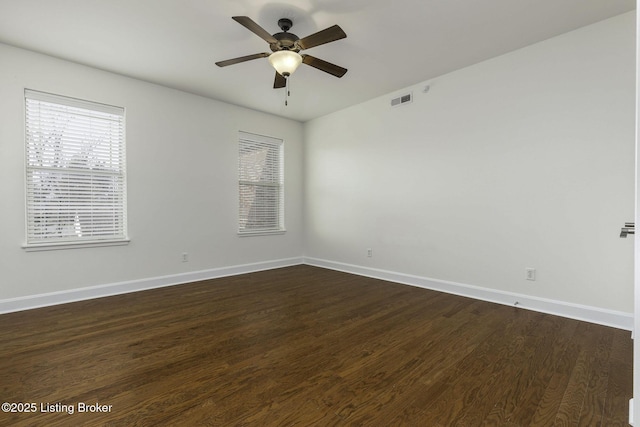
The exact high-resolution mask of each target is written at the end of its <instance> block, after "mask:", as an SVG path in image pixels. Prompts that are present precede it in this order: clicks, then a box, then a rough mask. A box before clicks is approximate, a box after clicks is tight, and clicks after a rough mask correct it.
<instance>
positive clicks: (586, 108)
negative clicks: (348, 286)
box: [305, 12, 635, 313]
mask: <svg viewBox="0 0 640 427" xmlns="http://www.w3.org/2000/svg"><path fill="white" fill-rule="evenodd" d="M634 16H635V15H634V12H631V13H628V14H624V15H621V16H618V17H615V18H612V19H609V20H607V21H603V22H600V23H597V24H595V25H591V26H589V27H585V28H582V29H579V30H577V31H574V32H571V33H568V34H565V35H562V36H559V37H556V38H553V39H550V40H547V41H544V42H541V43H538V44H535V45H532V46H529V47H527V48H525V49H521V50H518V51H515V52H512V53H509V54H506V55H503V56H500V57H498V58H494V59H492V60H489V61H485V62H482V63H479V64H476V65H474V66H471V67H468V68H465V69H462V70H459V71H456V72H453V73H450V74H447V75H444V76H441V77H439V78H436V79H433V80H432V81H431V82H430V84H431V89H430V91H429V92H428V93H423V92H422V90H423V88H424V86H425V84H417V85H415V86H413V87H410V88H407V89H408V90H412V91H413V94H414V96H415V99H414V102H413V103H411V104H407V105H403V106H400V107H397V108H393V109H392V108H390V107H389V101H390V99H391V98H392V97H394V96H397V95H400V94H403V93H404V92H405V91H398V92H396V93H393V94H389V95H388V96H383V97H380V98H378V99H374V100H371V101H368V102H365V103H363V104H360V105H357V106H354V107H351V108H348V109H346V110H343V111H340V112H337V113H334V114H331V115H328V116H325V117H322V118H319V119H316V120H313V121H310V122H308V123H307V124H306V126H305V162H306V163H305V168H306V169H305V172H306V173H305V177H306V181H305V251H306V252H305V256H307V257H309V258H313V259H316V260H323V261H331V262H332V263H335V265H345V266H346V269H347V270H348V269H352V270H358V269H360V270H359V271H363V270H361V268H362V267H366V268H369V269H370V270H369V271H372V272H375V271H376V270H374V269H382V270H386V271H391V272H398V273H403V274H409V275H415V276H418V277H423V278H431V279H437V280H439V281H451V282H456V283H459V284H467V285H473V286H478V287H481V288H485V289H490V290H495V291H498V292H506V293H515V294H521V295H529V296H533V297H537V298H544V299H549V300H552V301H558V302H561V303H569V304H577V305H584V306H589V307H597V308H601V309H604V310H614V311H620V312H624V313H631V312H632V311H633V268H632V260H633V254H632V250H633V249H632V248H633V239H627V240H624V239H620V238H619V237H618V234H619V231H620V227H622V226H623V224H624V222H625V221H632V220H633V218H634V93H635V86H634V80H635V62H634V55H635V53H634V47H635V28H634V26H635V24H634ZM433 60H434V61H437V60H438V59H437V58H433ZM399 72H401V71H399ZM366 248H372V249H373V257H371V258H368V257H367V256H366ZM356 267H357V268H356ZM526 267H533V268H536V269H537V280H536V281H535V282H530V281H526V280H525V268H526ZM364 271H367V270H366V269H365V270H364Z"/></svg>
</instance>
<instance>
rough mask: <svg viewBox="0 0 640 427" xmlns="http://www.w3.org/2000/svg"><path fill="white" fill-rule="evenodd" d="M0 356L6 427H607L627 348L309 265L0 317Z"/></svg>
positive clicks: (1, 419)
mask: <svg viewBox="0 0 640 427" xmlns="http://www.w3.org/2000/svg"><path fill="white" fill-rule="evenodd" d="M0 340H1V342H2V347H1V348H0V378H1V379H0V400H2V401H3V402H13V403H18V402H22V403H35V404H36V405H37V410H36V411H35V413H0V425H11V426H34V425H42V426H45V425H46V426H58V425H61V426H70V425H74V426H75V425H92V426H95V425H118V426H120V425H121V426H132V425H140V426H160V425H180V426H195V425H211V426H244V425H255V426H289V425H297V426H306V425H318V426H348V425H362V426H405V425H406V426H478V425H493V426H545V427H546V426H552V425H562V426H578V425H580V426H623V425H628V424H627V419H628V400H629V398H630V397H631V388H632V384H631V380H632V345H631V339H630V333H629V332H628V331H621V330H617V329H613V328H608V327H604V326H598V325H594V324H589V323H585V322H579V321H575V320H569V319H564V318H560V317H555V316H550V315H545V314H540V313H535V312H531V311H527V310H521V309H516V308H513V307H507V306H501V305H495V304H490V303H486V302H481V301H475V300H472V299H466V298H462V297H456V296H451V295H446V294H442V293H438V292H432V291H428V290H424V289H419V288H412V287H409V286H403V285H398V284H392V283H388V282H384V281H380V280H375V279H369V278H363V277H358V276H353V275H349V274H345V273H339V272H335V271H329V270H324V269H320V268H315V267H310V266H296V267H291V268H283V269H278V270H272V271H266V272H260V273H254V274H248V275H242V276H236V277H229V278H223V279H217V280H211V281H205V282H199V283H194V284H188V285H181V286H175V287H171V288H164V289H158V290H153V291H147V292H140V293H136V294H128V295H121V296H116V297H110V298H103V299H98V300H92V301H85V302H79V303H74V304H67V305H60V306H56V307H49V308H44V309H38V310H31V311H28V312H20V313H12V314H6V315H2V316H0ZM80 402H82V403H86V404H91V405H95V404H96V403H99V404H100V405H111V410H110V412H105V413H87V412H84V413H79V412H78V410H79V409H80V405H79V403H80ZM47 404H48V405H49V406H47ZM56 404H60V405H67V408H68V407H69V406H72V407H73V410H74V413H73V414H69V413H67V412H63V413H59V412H42V410H43V407H42V406H41V405H44V409H45V410H46V409H51V410H54V411H55V410H56V409H64V407H61V408H56V406H55V405H56ZM16 406H17V405H16ZM16 406H14V408H16Z"/></svg>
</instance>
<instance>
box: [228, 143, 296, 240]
mask: <svg viewBox="0 0 640 427" xmlns="http://www.w3.org/2000/svg"><path fill="white" fill-rule="evenodd" d="M237 143H238V146H237V148H238V151H237V152H238V169H237V177H238V204H237V207H238V216H237V224H236V225H237V227H238V229H237V233H238V236H262V235H269V234H284V233H285V232H286V227H285V191H284V190H285V188H284V140H282V139H280V138H274V137H270V136H265V135H259V134H254V133H250V132H245V131H239V132H238V142H237ZM252 147H253V148H257V147H263V148H266V149H276V150H277V155H276V157H277V162H278V165H276V166H277V181H275V180H273V179H271V180H269V179H267V180H258V181H256V180H246V179H242V178H243V177H242V175H243V153H244V154H245V155H248V154H249V152H247V150H250V149H251V148H252ZM273 158H274V156H273V153H268V154H265V162H268V161H269V159H271V160H273ZM265 168H266V169H268V170H269V171H271V173H270V174H271V175H272V176H273V170H274V169H273V165H265ZM244 173H245V174H246V171H245V172H244ZM267 175H269V173H267ZM243 186H245V187H247V186H252V187H254V188H255V189H256V190H257V189H258V188H262V189H267V188H275V189H276V194H277V200H276V202H275V204H273V205H272V206H269V207H270V208H272V209H274V213H273V214H274V215H275V217H276V221H277V222H278V224H277V225H274V226H271V227H263V228H260V227H250V228H246V226H245V227H243V226H242V223H243V221H244V222H245V223H246V222H248V221H249V220H250V219H249V213H247V215H246V216H243V215H244V213H243V195H242V190H243ZM250 206H251V207H253V206H254V205H253V203H252V204H251V205H250ZM261 207H264V206H261ZM245 209H246V207H245ZM254 219H255V218H254Z"/></svg>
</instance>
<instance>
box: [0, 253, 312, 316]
mask: <svg viewBox="0 0 640 427" xmlns="http://www.w3.org/2000/svg"><path fill="white" fill-rule="evenodd" d="M302 263H303V258H301V257H297V258H287V259H280V260H273V261H265V262H258V263H253V264H243V265H235V266H231V267H221V268H214V269H209V270H201V271H192V272H189V273H180V274H172V275H169V276H162V277H153V278H148V279H140V280H130V281H126V282H119V283H111V284H107V285H99V286H91V287H87V288H80V289H71V290H67V291H59V292H51V293H46V294H39V295H30V296H25V297H19V298H10V299H5V300H0V314H3V313H11V312H15V311H23V310H30V309H33V308H40V307H47V306H51V305H57V304H66V303H70V302H75V301H83V300H88V299H93V298H102V297H108V296H113V295H119V294H126V293H130V292H137V291H144V290H148V289H155V288H162V287H165V286H173V285H180V284H184V283H189V282H197V281H200V280H208V279H216V278H219V277H226V276H235V275H238V274H245V273H252V272H256V271H263V270H271V269H274V268H281V267H289V266H292V265H298V264H302Z"/></svg>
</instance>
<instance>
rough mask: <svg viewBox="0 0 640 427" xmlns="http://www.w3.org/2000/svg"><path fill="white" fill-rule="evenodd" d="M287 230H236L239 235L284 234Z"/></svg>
mask: <svg viewBox="0 0 640 427" xmlns="http://www.w3.org/2000/svg"><path fill="white" fill-rule="evenodd" d="M286 232H287V230H267V231H238V236H239V237H252V236H269V235H272V234H285V233H286Z"/></svg>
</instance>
